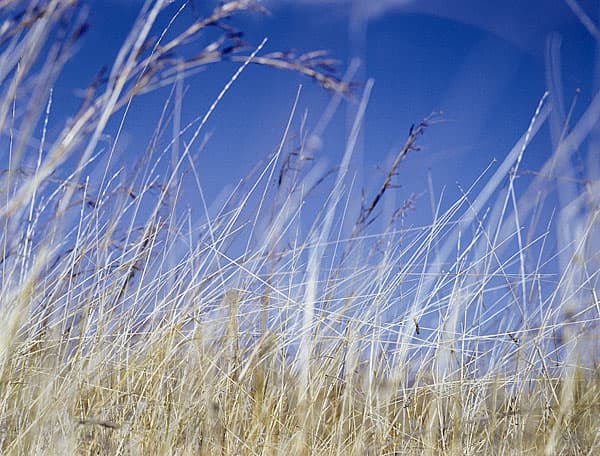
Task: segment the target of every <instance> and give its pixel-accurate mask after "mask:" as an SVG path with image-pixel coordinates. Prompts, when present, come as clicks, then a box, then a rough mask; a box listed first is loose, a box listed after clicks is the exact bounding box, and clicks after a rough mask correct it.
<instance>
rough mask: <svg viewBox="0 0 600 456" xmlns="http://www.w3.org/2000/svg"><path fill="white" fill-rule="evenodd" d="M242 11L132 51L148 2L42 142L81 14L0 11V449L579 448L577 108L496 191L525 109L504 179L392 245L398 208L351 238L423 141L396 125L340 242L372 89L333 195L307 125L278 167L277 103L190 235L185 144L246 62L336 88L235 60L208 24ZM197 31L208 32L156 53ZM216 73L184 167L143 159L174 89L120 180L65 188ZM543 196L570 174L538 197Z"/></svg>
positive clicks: (254, 58) (592, 438)
mask: <svg viewBox="0 0 600 456" xmlns="http://www.w3.org/2000/svg"><path fill="white" fill-rule="evenodd" d="M254 6H255V4H254V3H252V2H248V1H231V2H227V3H224V4H221V5H220V6H218V7H216V9H215V10H214V11H213V12H212V13H210V14H209V15H208V17H207V18H206V19H198V20H197V21H196V22H194V23H193V24H191V25H190V26H189V28H187V29H185V30H184V31H183V32H182V33H181V34H178V35H176V36H174V37H171V38H170V39H169V40H166V38H164V37H161V38H159V39H156V40H150V39H149V37H150V32H151V30H152V24H153V21H154V20H155V19H156V17H157V16H158V15H159V14H161V5H160V2H158V3H154V2H150V3H148V4H147V5H146V6H145V7H144V9H143V11H142V14H141V16H140V19H139V21H138V22H137V23H136V24H135V25H134V26H133V28H132V33H131V35H130V38H129V39H128V40H127V41H126V42H125V43H124V45H123V48H122V49H121V51H120V53H119V56H118V57H117V59H116V61H115V63H114V66H113V68H112V69H111V70H110V71H109V72H108V73H106V74H102V75H100V76H99V77H98V79H97V80H96V81H95V82H94V83H93V84H92V85H90V87H89V88H88V90H87V91H86V94H85V98H84V101H83V103H82V106H81V108H80V109H79V111H78V112H77V113H75V114H74V115H73V116H72V117H71V118H70V120H69V121H68V122H67V123H66V124H65V125H64V127H63V129H62V131H61V132H60V134H58V135H57V136H56V138H54V139H52V140H50V139H48V138H47V134H46V132H47V123H48V119H49V114H48V113H50V112H52V111H51V101H52V92H51V87H52V86H53V84H54V83H55V81H56V80H57V78H59V77H60V69H61V67H62V65H63V64H64V62H65V61H66V59H67V58H68V57H69V55H70V54H71V52H72V47H73V45H74V44H75V43H76V42H77V40H78V38H79V36H80V35H81V34H82V33H83V32H84V29H85V26H84V20H83V17H82V16H80V12H81V10H79V9H78V8H77V7H76V6H75V5H74V2H66V1H57V0H50V1H47V2H46V1H44V2H42V1H40V2H35V1H31V2H21V1H17V0H14V1H5V2H0V8H1V13H0V16H1V19H2V21H3V22H2V24H1V26H0V46H1V48H0V52H1V54H0V62H1V63H0V81H1V83H2V84H1V85H0V91H1V95H0V131H1V132H2V139H1V144H2V148H3V153H4V154H5V156H6V157H7V158H8V160H9V161H8V169H7V170H6V171H5V172H4V173H3V175H2V178H1V184H0V186H1V188H2V193H0V198H1V200H2V205H1V206H0V207H1V208H0V223H1V224H2V230H1V237H0V251H1V254H0V258H1V260H0V261H1V264H0V268H1V269H0V271H1V291H0V292H1V297H0V299H1V301H0V302H1V306H2V319H1V320H0V405H1V407H0V452H1V453H2V454H7V455H8V454H10V455H12V454H23V455H32V454H111V455H112V454H132V455H133V454H140V455H142V454H143V455H148V454H177V455H183V454H207V455H208V454H232V455H233V454H236V455H237V454H248V455H255V454H269V455H270V454H288V455H292V454H311V455H320V454H323V455H326V454H327V455H329V454H340V455H342V454H343V455H346V454H347V455H365V454H371V455H386V454H389V455H393V454H449V455H453V454H548V455H555V454H589V455H592V454H596V453H597V452H599V451H600V435H599V433H600V431H599V430H598V429H599V428H598V423H600V376H599V372H598V367H597V360H598V347H599V344H598V336H597V324H598V320H599V317H600V302H599V300H598V271H599V269H600V268H599V259H600V258H599V251H600V250H599V249H598V245H599V243H598V241H599V239H598V235H599V233H600V229H598V228H599V227H598V215H599V213H598V208H599V205H598V196H599V191H598V182H594V181H591V180H586V179H583V180H582V178H581V176H579V177H578V176H576V175H575V173H573V171H572V169H571V168H570V165H569V163H570V161H571V157H572V156H573V154H574V151H576V150H577V148H578V147H579V146H580V145H581V144H582V142H583V141H584V140H585V138H586V137H587V135H588V134H589V132H590V130H591V126H593V125H594V124H595V122H596V121H597V120H598V118H599V117H600V107H599V106H598V104H599V103H598V101H596V100H595V101H593V102H592V104H590V106H589V107H588V108H587V110H586V112H585V114H584V116H583V117H582V118H581V120H579V121H578V122H576V123H575V124H574V125H575V126H574V127H572V128H566V129H565V132H564V135H563V137H562V138H561V142H560V143H559V144H557V146H556V148H555V150H554V152H553V154H552V157H551V158H550V159H549V160H548V162H547V163H546V165H545V166H544V168H543V169H542V170H541V171H540V173H539V174H537V175H536V176H534V177H532V178H531V179H530V180H529V181H528V185H527V186H524V185H519V186H517V185H516V182H517V177H519V176H523V173H522V172H521V170H520V169H519V167H520V163H521V158H522V156H523V153H524V152H526V149H527V146H528V144H529V142H530V141H531V140H532V139H533V138H534V137H535V135H536V134H537V132H538V130H539V128H540V127H541V125H543V124H544V122H545V121H546V119H547V117H548V115H549V113H550V106H549V103H548V102H547V100H546V99H545V97H544V99H542V100H541V102H540V105H539V106H538V109H537V110H536V111H535V113H534V114H533V116H532V121H531V125H530V126H529V127H528V128H526V129H525V132H524V134H523V137H522V139H521V140H520V141H519V142H518V143H517V144H516V145H515V147H514V149H513V150H512V151H511V152H510V153H509V154H507V156H506V158H505V159H504V161H503V162H502V163H501V164H500V165H499V166H494V167H493V168H491V169H490V170H488V171H487V172H486V173H485V174H484V175H482V177H481V179H480V180H479V181H478V182H477V183H475V184H474V185H473V186H472V187H471V188H469V189H467V190H465V192H464V195H463V197H462V198H460V199H459V200H458V201H456V202H455V203H454V204H453V205H451V206H450V208H449V209H447V210H445V211H442V210H441V209H438V210H437V211H436V213H435V216H434V217H433V220H432V221H431V223H430V224H429V225H427V226H423V227H406V226H404V223H403V220H404V219H405V214H404V213H405V212H406V210H407V209H409V208H410V205H411V201H407V202H406V203H405V204H404V205H403V206H402V207H401V208H399V210H398V211H397V212H396V213H395V214H394V215H393V216H392V219H391V220H390V222H389V223H388V224H387V229H385V230H383V231H381V232H373V230H374V229H373V225H372V224H371V221H372V219H373V218H374V217H378V216H381V215H380V214H379V215H378V203H379V202H380V201H381V200H382V198H384V196H385V193H386V192H389V191H391V190H392V189H393V179H394V176H395V175H396V173H397V172H398V171H399V168H398V167H399V165H400V162H401V161H402V160H403V159H404V157H405V156H406V155H407V154H408V153H410V151H411V150H414V149H415V148H416V147H418V146H417V141H418V137H419V136H420V135H421V134H422V133H423V131H424V130H425V128H426V127H427V125H428V122H430V121H431V119H427V120H426V121H424V122H422V123H419V124H417V126H416V127H414V128H411V129H410V134H409V137H408V139H407V142H406V145H405V147H404V148H403V149H401V150H400V151H399V153H398V156H397V159H396V161H395V162H394V164H393V166H392V168H391V169H390V170H389V172H388V173H387V175H386V176H384V179H382V184H381V185H380V186H379V187H377V188H376V189H375V191H374V192H373V193H372V196H367V197H366V201H367V202H366V203H364V204H363V206H362V208H361V209H360V210H359V211H358V214H355V215H354V216H356V215H357V218H356V222H355V224H354V225H353V226H352V227H351V228H350V229H349V230H348V231H349V233H346V232H345V231H344V229H343V226H344V221H345V220H346V219H347V217H349V216H350V215H349V214H351V210H350V209H348V208H349V201H347V198H348V196H347V193H348V192H347V189H348V185H349V184H350V183H349V179H348V177H347V174H348V163H349V162H350V157H351V155H352V151H353V147H354V142H355V140H356V136H357V133H358V130H359V129H360V125H361V121H362V114H363V113H364V108H365V106H366V104H367V102H368V96H369V93H370V88H371V85H370V83H369V84H367V85H366V87H365V88H364V92H363V95H362V98H361V100H360V104H359V109H358V115H357V119H356V123H355V127H354V130H353V131H352V132H351V134H350V137H349V139H348V144H347V147H346V151H345V155H344V158H343V161H342V163H341V165H340V166H339V168H337V169H336V170H335V171H334V173H333V174H335V177H334V179H333V183H332V184H329V182H330V179H328V178H327V175H325V176H323V174H318V173H316V172H315V171H314V170H313V169H312V168H311V166H310V164H311V162H312V160H311V158H312V157H311V154H312V151H311V150H310V148H309V147H308V146H307V144H309V145H310V144H311V140H309V139H310V136H307V135H306V134H305V130H304V127H303V130H302V131H301V135H300V138H301V140H300V142H299V143H300V144H299V146H298V147H297V148H294V149H291V152H286V151H288V150H290V147H291V146H290V143H291V142H292V141H291V140H290V139H289V136H290V134H289V129H290V125H291V122H292V119H294V117H295V106H296V105H294V106H293V107H292V110H291V113H290V123H289V124H288V128H287V129H286V131H285V132H284V135H283V137H282V139H281V144H280V147H278V149H277V150H276V151H275V152H274V153H273V154H272V155H270V156H268V157H267V158H266V160H265V161H264V163H261V164H260V166H258V167H257V168H256V170H254V172H253V173H251V174H250V175H249V177H248V179H246V180H245V181H244V182H242V183H240V184H239V186H238V187H237V188H236V191H235V192H234V193H233V195H232V196H231V198H230V199H228V200H227V201H225V202H224V203H223V205H222V206H220V207H219V208H218V209H217V210H216V211H212V212H210V211H209V210H208V209H206V207H207V205H206V202H205V201H204V196H203V195H204V193H203V191H202V186H201V183H200V182H199V181H198V180H197V181H196V182H197V196H195V198H196V199H197V200H198V201H201V202H202V204H203V205H204V208H205V212H204V213H203V214H202V216H201V217H195V216H193V215H192V214H191V213H189V212H186V211H182V210H180V208H181V200H182V195H181V184H182V176H183V174H184V170H185V171H186V172H187V173H188V174H190V175H192V176H197V173H196V170H195V167H194V161H193V160H192V159H191V158H192V157H191V150H192V147H198V144H197V143H199V141H200V138H201V133H202V132H203V130H202V129H203V127H204V125H205V123H206V119H207V118H208V117H209V116H210V114H211V113H212V112H213V111H214V109H215V108H216V106H217V104H218V101H219V100H220V99H221V98H222V96H223V95H224V93H225V92H226V91H227V89H228V87H229V86H230V85H231V83H232V82H234V81H235V79H236V78H237V76H238V75H239V73H240V72H241V71H242V70H244V69H245V68H246V66H247V65H248V63H258V64H263V65H269V66H273V67H275V68H283V69H290V70H293V71H298V72H300V73H302V74H304V75H307V76H309V77H311V78H313V79H315V80H316V81H318V82H319V83H320V84H322V85H323V86H324V87H325V88H327V89H331V90H333V91H334V92H336V93H342V94H349V91H350V85H349V84H348V83H347V82H344V81H342V80H340V79H338V78H336V77H335V76H334V74H333V73H332V72H330V71H329V66H330V65H331V63H332V62H331V61H330V59H329V58H327V57H326V56H325V55H324V53H322V52H320V51H319V52H314V53H308V54H304V55H300V56H297V55H292V54H289V53H275V54H270V55H263V56H261V55H259V53H260V49H261V47H260V46H259V47H258V48H257V49H255V51H254V52H253V53H250V54H249V55H247V56H244V55H242V52H243V49H244V48H243V43H241V41H240V34H239V33H238V32H237V31H235V30H233V29H232V28H231V26H230V25H229V23H228V22H227V23H225V22H223V19H224V18H225V17H226V16H229V15H231V14H233V13H235V12H237V11H239V10H245V9H250V8H253V7H254ZM177 14H179V13H177ZM65 19H68V20H65ZM207 27H217V28H218V29H219V30H222V31H223V34H222V35H220V36H219V37H218V38H217V39H215V40H214V41H212V42H211V43H210V44H208V45H206V44H205V45H203V46H201V47H202V49H201V51H200V52H199V53H197V54H196V55H195V56H192V57H189V56H188V57H186V56H184V55H183V54H181V55H178V52H179V48H180V46H181V45H182V44H183V43H187V42H188V41H189V39H190V38H191V37H193V36H196V35H197V34H198V32H200V31H201V30H204V29H205V28H207ZM165 36H166V34H165ZM46 42H47V43H50V44H49V45H46V46H45V45H44V43H46ZM223 60H229V61H234V62H239V63H238V64H241V67H239V70H238V72H236V74H235V75H234V77H233V78H232V80H231V81H229V83H227V84H226V85H225V89H224V91H223V92H222V93H221V94H220V95H219V97H218V98H217V99H216V101H215V103H214V104H213V105H212V106H211V108H210V110H209V111H208V113H207V114H206V115H205V116H200V117H199V118H198V119H197V120H195V121H193V122H192V123H190V124H189V125H188V126H185V127H182V128H181V129H180V135H183V134H184V133H188V134H189V133H190V132H191V133H192V136H191V139H190V140H189V141H187V142H185V143H184V146H182V147H181V148H180V149H178V148H175V146H174V144H173V143H172V142H171V143H169V138H167V140H166V142H167V146H166V147H165V148H164V149H162V148H161V147H159V144H162V143H164V140H165V135H168V134H167V133H165V132H166V131H170V127H171V123H173V122H175V119H176V118H177V116H176V115H175V113H176V112H177V107H178V106H179V107H180V105H181V101H182V100H181V94H180V93H179V95H177V94H178V91H177V90H174V91H173V92H172V95H171V96H170V97H169V98H168V99H167V100H166V102H165V114H164V116H162V117H161V121H160V123H159V124H158V125H157V126H156V129H155V132H154V134H153V136H152V138H149V140H150V146H149V148H148V150H147V152H146V153H145V155H144V156H143V157H141V158H140V161H139V163H138V165H137V166H135V167H133V168H132V169H131V170H119V169H116V168H114V167H113V166H111V165H110V160H109V159H107V160H106V162H107V165H106V168H105V170H104V171H103V175H100V176H92V178H91V179H90V178H89V177H85V176H87V170H89V169H90V167H91V165H92V164H93V163H95V161H97V160H100V159H101V157H98V150H99V147H98V141H99V138H100V137H101V135H102V134H103V133H104V132H105V130H106V128H107V124H108V120H109V119H110V118H112V117H115V116H120V117H121V118H126V116H127V106H128V105H129V104H130V103H131V102H135V97H136V96H138V95H139V94H141V93H144V92H146V91H149V90H153V89H155V88H157V87H162V86H169V85H173V86H174V87H177V86H178V84H180V82H181V80H182V78H184V77H185V76H186V75H187V74H191V73H193V72H194V71H196V70H197V69H198V68H199V67H202V66H206V65H208V64H213V63H217V62H220V61H223ZM26 94H27V95H26ZM332 103H334V104H335V103H336V99H335V98H334V101H333V102H332ZM40 132H41V133H40ZM113 134H114V139H113V144H112V146H111V147H113V146H114V145H115V144H116V142H117V141H118V132H113ZM313 134H317V135H318V134H319V132H318V131H317V132H316V133H315V132H313ZM36 135H37V136H39V139H35V140H34V139H32V138H34V137H36ZM161 141H162V142H161ZM179 141H180V139H179V137H177V138H176V143H179ZM182 142H183V141H182ZM172 150H176V151H177V153H178V154H177V155H175V156H174V158H173V161H172V163H170V164H169V165H168V166H167V167H166V168H168V172H166V174H163V176H164V177H159V178H157V177H156V176H157V175H160V173H159V170H161V169H163V168H161V167H160V165H159V164H160V163H162V162H164V161H168V160H167V159H166V158H165V156H166V155H169V152H171V151H172ZM104 154H112V149H111V150H109V151H108V152H104ZM111 156H112V155H111ZM572 175H573V176H575V177H574V178H571V177H569V176H572ZM549 176H559V178H561V177H565V176H566V177H569V178H568V179H565V180H564V181H561V187H560V192H559V193H558V198H557V197H556V194H552V192H551V189H552V187H551V185H550V182H552V179H550V178H549ZM523 179H525V177H523ZM274 182H275V183H276V184H277V185H272V184H273V183H274ZM328 185H329V187H328ZM317 187H318V188H319V189H320V193H319V194H321V195H322V194H325V197H324V199H323V202H322V205H321V206H322V208H323V209H322V210H321V212H319V213H316V214H311V215H310V216H311V224H310V229H308V230H306V229H305V228H306V226H307V222H306V219H305V218H304V219H302V220H301V218H302V217H306V215H305V214H304V213H303V209H302V204H303V202H304V201H305V200H307V199H310V198H319V196H318V195H319V194H317V193H313V190H314V189H315V188H317ZM325 190H327V191H325ZM186 198H189V195H186ZM555 201H559V202H557V203H554V202H555ZM339 227H341V228H339ZM345 236H346V237H345Z"/></svg>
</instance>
